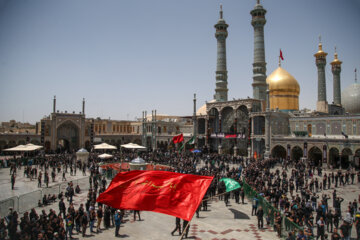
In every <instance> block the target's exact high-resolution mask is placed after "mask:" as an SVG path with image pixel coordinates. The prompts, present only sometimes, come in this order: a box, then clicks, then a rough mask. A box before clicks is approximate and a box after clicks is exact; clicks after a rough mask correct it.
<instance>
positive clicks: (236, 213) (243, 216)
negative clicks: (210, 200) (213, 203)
mask: <svg viewBox="0 0 360 240" xmlns="http://www.w3.org/2000/svg"><path fill="white" fill-rule="evenodd" d="M229 210H230V211H231V212H232V213H233V214H234V219H250V217H249V216H248V215H247V214H245V213H243V212H240V211H238V210H236V209H233V208H230V209H229Z"/></svg>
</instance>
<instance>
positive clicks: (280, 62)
mask: <svg viewBox="0 0 360 240" xmlns="http://www.w3.org/2000/svg"><path fill="white" fill-rule="evenodd" d="M280 54H281V48H280V53H279V67H281V55H280Z"/></svg>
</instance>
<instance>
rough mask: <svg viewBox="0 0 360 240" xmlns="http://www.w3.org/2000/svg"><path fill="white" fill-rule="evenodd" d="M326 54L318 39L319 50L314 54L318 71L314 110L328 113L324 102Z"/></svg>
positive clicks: (325, 101) (326, 104)
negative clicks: (316, 96) (316, 97)
mask: <svg viewBox="0 0 360 240" xmlns="http://www.w3.org/2000/svg"><path fill="white" fill-rule="evenodd" d="M326 55H327V53H326V52H324V51H323V50H322V43H321V37H320V38H319V50H318V52H317V53H315V54H314V57H315V62H316V67H317V69H318V99H317V103H316V110H317V111H318V112H325V113H327V112H328V103H327V100H326V80H325V65H326Z"/></svg>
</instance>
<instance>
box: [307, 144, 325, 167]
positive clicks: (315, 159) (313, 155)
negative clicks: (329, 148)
mask: <svg viewBox="0 0 360 240" xmlns="http://www.w3.org/2000/svg"><path fill="white" fill-rule="evenodd" d="M309 160H310V162H311V163H312V164H313V165H315V166H319V165H321V164H322V153H321V150H320V148H318V147H312V148H311V149H310V150H309Z"/></svg>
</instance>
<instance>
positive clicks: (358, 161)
mask: <svg viewBox="0 0 360 240" xmlns="http://www.w3.org/2000/svg"><path fill="white" fill-rule="evenodd" d="M354 164H355V167H356V168H360V149H357V150H356V151H355V155H354Z"/></svg>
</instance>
